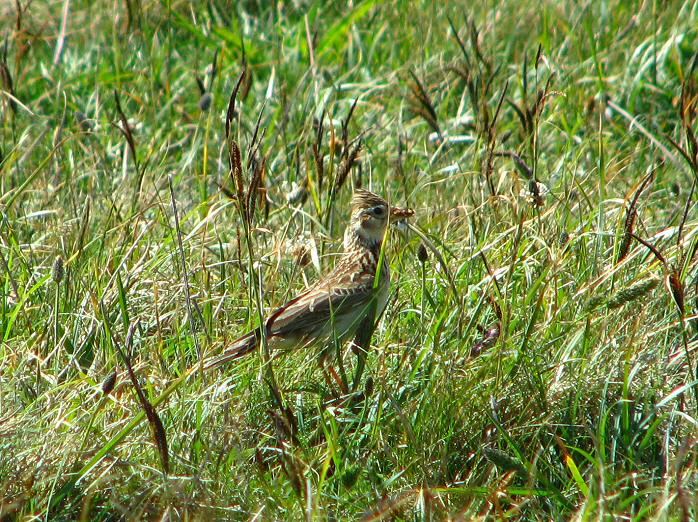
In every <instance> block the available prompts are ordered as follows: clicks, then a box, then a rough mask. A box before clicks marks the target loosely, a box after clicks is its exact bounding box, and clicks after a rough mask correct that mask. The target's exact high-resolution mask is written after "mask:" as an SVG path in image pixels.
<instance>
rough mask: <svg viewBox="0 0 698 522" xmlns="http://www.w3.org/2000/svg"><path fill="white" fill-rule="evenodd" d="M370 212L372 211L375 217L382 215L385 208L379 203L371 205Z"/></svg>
mask: <svg viewBox="0 0 698 522" xmlns="http://www.w3.org/2000/svg"><path fill="white" fill-rule="evenodd" d="M371 212H373V215H374V216H376V217H383V216H384V215H385V208H383V207H381V206H380V205H379V206H377V207H373V208H372V209H371Z"/></svg>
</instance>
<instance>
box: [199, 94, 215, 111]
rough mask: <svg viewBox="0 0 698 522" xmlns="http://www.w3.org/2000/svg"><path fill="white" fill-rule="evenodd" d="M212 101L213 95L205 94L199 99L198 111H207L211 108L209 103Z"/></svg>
mask: <svg viewBox="0 0 698 522" xmlns="http://www.w3.org/2000/svg"><path fill="white" fill-rule="evenodd" d="M212 101H213V95H212V94H211V93H210V92H205V93H203V94H202V95H201V98H199V109H201V110H202V111H207V110H208V109H209V108H210V107H211V102H212Z"/></svg>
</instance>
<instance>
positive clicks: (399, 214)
mask: <svg viewBox="0 0 698 522" xmlns="http://www.w3.org/2000/svg"><path fill="white" fill-rule="evenodd" d="M412 216H414V210H412V209H411V208H400V207H390V219H391V220H394V221H400V220H402V219H407V218H410V217H412Z"/></svg>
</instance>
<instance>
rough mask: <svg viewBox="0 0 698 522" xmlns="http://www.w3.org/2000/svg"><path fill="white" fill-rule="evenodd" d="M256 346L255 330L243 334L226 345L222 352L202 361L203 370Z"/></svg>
mask: <svg viewBox="0 0 698 522" xmlns="http://www.w3.org/2000/svg"><path fill="white" fill-rule="evenodd" d="M256 348H257V332H250V333H248V334H246V335H243V336H242V337H240V338H239V339H237V340H236V341H233V343H232V344H230V345H229V346H227V347H226V348H225V350H223V353H222V354H220V355H217V356H215V357H211V358H210V359H208V360H207V361H204V370H212V369H214V368H218V367H219V366H222V365H224V364H225V363H227V362H230V361H232V360H234V359H238V358H240V357H242V356H244V355H247V354H248V353H250V352H253V351H255V349H256Z"/></svg>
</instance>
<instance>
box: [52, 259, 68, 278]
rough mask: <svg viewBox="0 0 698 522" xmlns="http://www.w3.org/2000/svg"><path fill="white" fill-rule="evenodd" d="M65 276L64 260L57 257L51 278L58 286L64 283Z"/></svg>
mask: <svg viewBox="0 0 698 522" xmlns="http://www.w3.org/2000/svg"><path fill="white" fill-rule="evenodd" d="M63 276H65V267H64V266H63V258H62V257H61V256H56V260H55V261H54V262H53V268H52V269H51V277H52V278H53V282H54V283H56V284H58V283H60V282H61V281H63Z"/></svg>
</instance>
